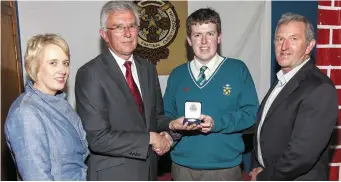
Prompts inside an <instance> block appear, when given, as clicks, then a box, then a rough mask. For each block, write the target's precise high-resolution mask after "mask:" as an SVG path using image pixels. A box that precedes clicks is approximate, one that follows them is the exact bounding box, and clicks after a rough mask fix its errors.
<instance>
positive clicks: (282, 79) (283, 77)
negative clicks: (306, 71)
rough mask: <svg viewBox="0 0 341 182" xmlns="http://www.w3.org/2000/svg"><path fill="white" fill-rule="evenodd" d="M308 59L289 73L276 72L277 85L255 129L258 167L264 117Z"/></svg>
mask: <svg viewBox="0 0 341 182" xmlns="http://www.w3.org/2000/svg"><path fill="white" fill-rule="evenodd" d="M309 59H310V58H308V59H307V60H305V61H304V62H303V63H301V64H300V65H298V66H297V67H295V68H294V69H292V70H291V71H289V72H288V73H286V74H284V73H283V71H282V70H280V71H278V72H277V79H278V83H277V85H276V87H275V88H274V89H273V90H272V92H271V94H270V95H269V97H268V99H267V100H266V103H265V106H264V109H263V113H262V117H261V120H260V123H259V125H258V128H257V154H258V156H257V158H258V162H259V164H260V165H262V166H263V167H265V166H264V161H263V157H262V150H261V148H260V141H259V140H260V132H261V129H262V126H263V122H264V119H265V116H266V115H267V113H268V111H269V109H270V107H271V104H272V103H273V101H274V100H275V99H276V97H277V95H278V94H279V93H280V92H281V90H282V89H283V88H284V86H285V85H286V84H287V83H288V82H289V81H290V79H291V78H292V77H293V76H294V75H295V74H296V73H297V72H298V71H299V70H300V69H301V68H302V67H303V65H305V64H306V63H307V62H308V61H309Z"/></svg>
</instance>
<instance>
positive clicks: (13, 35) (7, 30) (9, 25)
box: [1, 1, 23, 180]
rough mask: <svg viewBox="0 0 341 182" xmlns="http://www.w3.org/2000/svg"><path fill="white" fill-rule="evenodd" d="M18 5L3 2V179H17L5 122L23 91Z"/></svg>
mask: <svg viewBox="0 0 341 182" xmlns="http://www.w3.org/2000/svg"><path fill="white" fill-rule="evenodd" d="M16 20H17V17H16V6H15V4H14V2H13V1H2V2H1V180H16V171H15V166H14V163H13V161H12V158H11V155H10V152H9V149H8V147H7V145H6V141H5V135H4V122H5V120H6V117H7V113H8V110H9V107H10V106H11V104H12V102H13V101H14V100H15V99H16V98H17V97H18V96H19V95H20V93H21V92H22V91H23V83H22V73H21V72H22V66H21V61H20V60H19V50H20V49H19V39H18V34H17V32H18V31H17V22H16Z"/></svg>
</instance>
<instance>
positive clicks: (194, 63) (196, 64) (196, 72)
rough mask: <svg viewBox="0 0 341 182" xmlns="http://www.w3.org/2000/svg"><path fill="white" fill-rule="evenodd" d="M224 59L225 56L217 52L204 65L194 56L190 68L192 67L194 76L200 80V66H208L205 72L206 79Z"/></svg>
mask: <svg viewBox="0 0 341 182" xmlns="http://www.w3.org/2000/svg"><path fill="white" fill-rule="evenodd" d="M223 60H224V58H223V57H221V56H219V55H218V54H216V55H215V56H214V57H213V58H212V59H211V60H210V61H209V62H208V63H207V64H206V65H203V64H201V63H200V62H199V61H198V60H196V59H195V58H194V60H193V61H191V62H190V68H191V71H192V74H193V76H194V78H195V79H196V80H198V76H199V73H200V68H201V67H202V66H207V69H206V70H205V72H204V73H205V77H206V80H208V79H209V78H210V77H211V76H212V74H213V73H214V72H215V70H216V69H217V68H218V66H219V65H220V63H221V62H222V61H223Z"/></svg>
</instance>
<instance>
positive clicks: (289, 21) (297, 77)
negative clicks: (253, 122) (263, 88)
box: [251, 13, 338, 181]
mask: <svg viewBox="0 0 341 182" xmlns="http://www.w3.org/2000/svg"><path fill="white" fill-rule="evenodd" d="M274 44H275V53H276V59H277V62H278V64H279V65H280V66H281V68H282V69H281V70H280V71H279V72H278V73H277V78H278V81H277V82H276V83H275V84H274V85H273V86H272V87H271V89H270V90H269V92H268V93H267V95H266V96H265V98H264V100H263V102H262V104H261V106H260V109H259V112H258V124H257V132H256V135H255V138H254V146H255V150H254V153H255V156H254V159H255V161H254V169H253V170H252V171H251V176H252V180H261V181H264V180H270V181H275V180H280V181H284V180H289V181H292V180H299V181H303V180H309V181H311V180H318V181H326V180H328V161H329V157H328V148H329V147H328V146H329V143H330V138H331V134H332V132H333V128H334V126H335V124H336V122H337V114H338V104H337V93H336V89H335V86H334V85H333V83H332V81H331V80H330V79H329V78H328V77H327V76H326V75H325V74H323V73H322V72H321V71H320V70H319V69H318V68H317V67H316V66H315V65H314V64H313V61H312V60H311V58H310V53H311V50H312V49H313V47H314V46H315V40H314V29H313V26H312V25H311V23H310V22H309V21H308V20H307V19H306V18H305V17H303V16H301V15H297V14H292V13H286V14H284V15H282V17H281V19H280V20H279V22H278V25H277V29H276V35H275V40H274Z"/></svg>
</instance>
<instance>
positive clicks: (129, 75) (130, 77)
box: [124, 61, 144, 117]
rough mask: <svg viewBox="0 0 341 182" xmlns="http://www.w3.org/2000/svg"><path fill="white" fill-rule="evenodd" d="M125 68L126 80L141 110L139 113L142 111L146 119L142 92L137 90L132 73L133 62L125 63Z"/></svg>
mask: <svg viewBox="0 0 341 182" xmlns="http://www.w3.org/2000/svg"><path fill="white" fill-rule="evenodd" d="M124 66H125V67H126V79H127V83H128V86H129V88H130V90H131V93H132V94H133V96H134V99H135V102H136V104H137V107H138V108H139V111H140V113H141V115H142V116H143V117H144V107H143V101H142V98H141V94H140V91H139V89H138V88H137V85H136V83H135V82H134V79H133V74H132V73H131V62H130V61H126V62H125V63H124Z"/></svg>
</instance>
